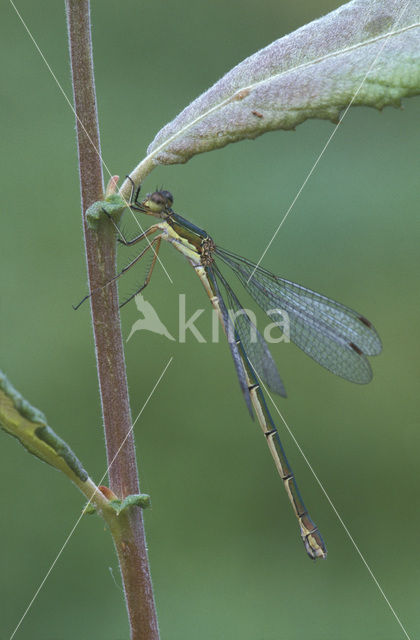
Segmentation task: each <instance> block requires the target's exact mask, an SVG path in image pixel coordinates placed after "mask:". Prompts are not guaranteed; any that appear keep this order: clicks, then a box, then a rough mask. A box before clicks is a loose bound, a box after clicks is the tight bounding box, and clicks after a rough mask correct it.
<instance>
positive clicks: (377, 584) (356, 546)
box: [250, 362, 411, 640]
mask: <svg viewBox="0 0 420 640" xmlns="http://www.w3.org/2000/svg"><path fill="white" fill-rule="evenodd" d="M250 364H251V367H252V369H253V370H254V373H255V375H256V376H257V377H258V379H259V381H260V383H261V385H262V387H263V388H264V391H265V393H266V394H267V396H268V397H269V398H270V401H271V404H272V405H273V406H274V408H275V410H276V411H277V413H278V414H279V416H280V418H281V420H282V422H283V424H284V426H285V427H286V429H287V431H288V433H289V435H290V437H291V438H292V440H293V442H294V443H295V445H296V447H297V449H298V451H299V453H300V454H301V456H302V458H303V459H304V461H305V463H306V465H307V467H308V469H309V470H310V472H311V473H312V475H313V477H314V478H315V480H316V481H317V483H318V485H319V487H320V489H321V491H322V493H323V494H324V496H325V497H326V498H327V501H328V503H329V505H330V507H331V508H332V510H333V511H334V513H335V515H336V516H337V519H338V521H339V523H340V524H341V526H342V527H343V529H344V531H345V533H346V534H347V536H348V538H349V540H350V542H351V543H352V545H353V547H354V548H355V549H356V551H357V553H358V554H359V557H360V559H361V560H362V562H363V564H364V565H365V567H366V569H367V570H368V572H369V574H370V576H371V578H372V580H373V581H374V583H375V585H376V587H377V588H378V590H379V592H380V594H381V595H382V597H383V598H384V600H385V602H386V603H387V605H388V607H389V609H390V610H391V612H392V614H393V616H394V617H395V619H396V621H397V622H398V624H399V626H400V627H401V629H402V631H403V633H404V635H405V637H406V638H407V640H411V638H410V636H409V635H408V633H407V631H406V629H405V627H404V625H403V623H402V622H401V620H400V618H399V617H398V615H397V613H396V611H395V609H394V607H393V606H392V604H391V603H390V601H389V599H388V597H387V596H386V594H385V592H384V590H383V589H382V587H381V585H380V584H379V582H378V580H377V578H376V576H375V574H374V573H373V571H372V569H371V568H370V566H369V564H368V563H367V560H366V559H365V557H364V555H363V553H362V552H361V551H360V549H359V547H358V545H357V543H356V542H355V540H354V538H353V536H352V535H351V533H350V531H349V529H348V527H347V526H346V524H345V523H344V521H343V519H342V517H341V516H340V514H339V512H338V511H337V509H336V507H335V505H334V503H333V501H332V500H331V498H330V496H329V495H328V493H327V491H326V489H325V488H324V485H323V484H322V482H321V480H320V479H319V478H318V476H317V474H316V472H315V470H314V468H313V467H312V465H311V463H310V462H309V460H308V458H307V457H306V455H305V453H304V451H303V449H302V447H301V446H300V444H299V442H298V441H297V440H296V438H295V436H294V434H293V432H292V430H291V429H290V427H289V425H288V424H287V422H286V419H285V418H284V417H283V414H282V413H281V411H280V409H279V408H278V406H277V404H276V403H275V402H274V400H273V397H272V395H271V393H270V392H269V391H268V389H267V387H266V385H265V384H264V382H263V381H262V380H261V378H260V376H259V375H258V373H257V372H256V370H255V368H254V365H253V364H252V363H251V362H250Z"/></svg>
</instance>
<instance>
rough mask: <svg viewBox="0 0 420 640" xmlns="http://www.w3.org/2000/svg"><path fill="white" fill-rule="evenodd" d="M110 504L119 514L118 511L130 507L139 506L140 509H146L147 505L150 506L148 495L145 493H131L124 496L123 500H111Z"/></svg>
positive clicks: (120, 511) (118, 513)
mask: <svg viewBox="0 0 420 640" xmlns="http://www.w3.org/2000/svg"><path fill="white" fill-rule="evenodd" d="M111 505H112V506H113V507H114V509H115V511H116V514H117V515H118V516H119V515H120V513H122V512H123V511H124V510H125V509H129V508H130V507H141V508H142V509H147V507H150V496H148V495H147V493H133V494H131V495H129V496H127V497H126V498H124V500H111Z"/></svg>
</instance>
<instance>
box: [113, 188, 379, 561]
mask: <svg viewBox="0 0 420 640" xmlns="http://www.w3.org/2000/svg"><path fill="white" fill-rule="evenodd" d="M139 192H140V187H139V188H138V189H137V191H136V192H135V191H134V185H133V189H132V194H131V199H130V207H131V209H132V210H133V211H139V212H141V213H145V214H146V215H150V216H154V217H155V218H157V219H158V222H157V223H156V224H153V225H152V226H151V227H149V228H148V229H147V230H146V231H145V232H144V233H141V234H140V235H139V236H137V237H136V238H134V239H133V240H126V239H125V237H124V236H123V235H122V233H121V232H120V230H119V229H118V227H117V231H118V233H119V234H120V238H119V241H120V242H121V243H122V244H124V245H126V246H133V245H135V244H137V243H138V242H141V241H142V240H145V239H147V241H148V245H147V246H146V247H145V248H144V249H143V251H142V252H141V253H140V254H139V255H138V256H137V257H136V258H135V259H134V260H133V261H132V262H130V263H129V265H128V266H127V267H126V268H125V269H123V270H122V271H121V272H120V273H119V274H118V275H117V276H116V278H118V277H120V276H121V275H123V273H125V272H126V271H127V270H128V269H130V268H131V267H132V266H134V265H135V264H136V263H137V262H138V261H139V260H140V259H141V258H142V257H143V256H144V255H145V254H146V253H147V252H148V251H150V250H151V249H154V255H153V259H152V262H151V265H150V268H149V270H148V272H147V276H146V278H145V281H144V283H143V285H142V286H141V287H140V288H139V289H138V291H136V292H135V293H134V294H133V295H132V296H130V297H129V298H128V299H127V300H125V302H124V303H123V304H126V303H127V302H129V301H130V300H131V299H132V298H134V296H135V295H137V294H138V293H140V291H142V290H143V289H144V288H145V287H146V286H147V285H148V284H149V282H150V278H151V275H152V272H153V268H154V266H155V264H156V259H157V256H158V252H159V249H160V246H161V242H162V240H166V241H167V242H169V243H170V244H171V245H172V246H173V247H175V249H177V250H178V251H180V252H181V253H182V254H183V255H184V256H185V257H186V259H187V260H188V262H189V263H190V264H191V266H192V267H193V268H194V270H195V272H196V273H197V275H198V277H199V278H200V280H201V282H202V284H203V286H204V288H205V290H206V292H207V295H208V296H209V298H210V302H211V304H212V305H213V308H214V309H215V310H216V312H217V314H218V316H219V319H220V322H221V324H222V327H223V329H224V331H225V334H226V336H227V337H228V342H229V346H230V351H231V354H232V357H233V362H234V365H235V368H236V373H237V376H238V379H239V384H240V387H241V390H242V394H243V396H244V399H245V402H246V405H247V407H248V410H249V413H250V414H251V416H252V417H253V412H254V411H255V414H256V416H257V419H258V421H259V423H260V426H261V428H262V430H263V432H264V435H265V438H266V441H267V444H268V447H269V449H270V451H271V454H272V456H273V458H274V461H275V464H276V467H277V470H278V472H279V474H280V477H281V479H282V481H283V484H284V487H285V489H286V492H287V495H288V497H289V500H290V502H291V504H292V507H293V511H294V513H295V515H296V517H297V520H298V522H299V527H300V533H301V537H302V540H303V543H304V545H305V549H306V551H307V553H308V555H309V556H310V558H312V559H316V558H325V557H326V555H327V550H326V547H325V544H324V541H323V539H322V536H321V534H320V533H319V531H318V527H317V526H316V525H315V524H314V522H313V521H312V519H311V518H310V516H309V514H308V511H307V509H306V507H305V505H304V502H303V500H302V498H301V495H300V492H299V489H298V486H297V484H296V480H295V477H294V474H293V471H292V469H291V467H290V465H289V463H288V461H287V458H286V454H285V452H284V449H283V446H282V443H281V441H280V437H279V434H278V432H277V429H276V426H275V424H274V421H273V419H272V417H271V415H270V412H269V410H268V408H267V404H266V401H265V398H264V394H263V391H262V388H261V387H262V386H266V387H267V388H268V389H270V390H271V391H274V392H275V393H278V394H280V395H281V396H285V395H286V393H285V389H284V386H283V383H282V380H281V378H280V375H279V373H278V371H277V367H276V365H275V363H274V360H273V358H272V356H271V354H270V351H269V349H268V346H267V344H266V342H265V340H264V338H263V336H262V335H261V334H260V333H259V332H258V330H257V328H256V327H255V325H254V324H253V323H252V322H251V319H250V317H249V315H248V314H247V313H246V311H245V310H244V309H243V307H242V305H241V303H240V301H239V299H238V297H237V296H236V294H235V293H234V291H233V289H232V288H231V286H230V285H229V283H228V282H227V280H226V279H225V277H224V275H223V274H222V272H221V271H220V269H219V265H218V263H217V259H220V260H221V261H222V262H223V263H224V264H226V265H227V266H228V267H230V268H231V269H232V270H233V272H234V273H235V274H236V276H237V277H238V278H239V280H240V281H241V283H242V285H243V286H244V287H245V289H246V290H247V291H248V292H249V293H250V294H251V296H252V297H253V298H254V300H255V301H256V302H257V304H258V305H259V306H260V307H261V308H262V309H263V310H264V311H265V312H267V313H269V315H270V319H271V320H272V321H274V322H275V323H277V324H278V325H279V326H280V327H283V326H284V313H286V314H287V317H288V320H289V330H290V339H291V340H292V341H293V342H294V343H295V344H296V345H297V346H298V347H300V348H301V349H302V350H303V351H304V352H305V353H307V354H308V355H309V356H311V357H312V358H313V359H314V360H316V361H317V362H318V363H319V364H321V365H322V366H323V367H325V368H326V369H329V370H330V371H331V372H332V373H335V374H336V375H339V376H341V377H343V378H346V379H347V380H350V381H351V382H356V383H359V384H365V383H367V382H369V381H370V380H371V378H372V370H371V368H370V364H369V362H368V359H367V357H366V356H372V355H377V354H379V353H380V351H381V341H380V338H379V336H378V334H377V332H376V330H375V329H374V327H373V326H372V324H371V323H370V322H369V320H367V319H366V318H365V317H364V316H362V315H360V314H359V313H357V312H356V311H353V310H352V309H350V308H348V307H346V306H344V305H342V304H340V303H338V302H335V301H334V300H330V299H329V298H327V297H325V296H323V295H320V294H319V293H316V292H314V291H311V290H309V289H306V288H305V287H302V286H300V285H297V284H294V283H293V282H289V281H288V280H284V279H283V278H280V277H278V276H275V275H273V274H272V273H270V272H269V271H267V270H266V269H263V268H261V267H260V266H257V265H256V264H254V263H252V262H251V261H250V260H246V259H245V258H242V257H240V256H238V255H235V254H234V253H232V252H230V251H227V250H226V249H222V248H221V247H219V245H217V244H216V243H215V242H214V241H213V239H212V238H211V237H210V236H209V235H208V234H207V233H206V232H205V231H204V230H203V229H200V228H199V227H197V226H195V225H194V224H192V223H191V222H189V221H188V220H186V219H185V218H183V217H182V216H180V215H179V214H177V213H175V212H174V211H173V209H172V205H173V197H172V194H171V193H170V192H169V191H163V190H162V191H155V192H154V193H152V194H148V195H146V197H145V198H144V199H143V200H141V201H140V200H139ZM114 224H115V223H114ZM152 235H153V236H154V237H153V239H152V240H149V239H148V238H149V236H152ZM225 299H226V300H227V302H228V304H226V302H225ZM228 307H230V309H231V311H233V312H234V313H233V315H231V314H230V313H229V311H228Z"/></svg>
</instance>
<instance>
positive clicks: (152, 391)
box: [9, 356, 173, 640]
mask: <svg viewBox="0 0 420 640" xmlns="http://www.w3.org/2000/svg"><path fill="white" fill-rule="evenodd" d="M172 360H173V356H171V358H170V359H169V361H168V363H167V365H166V366H165V368H164V369H163V371H162V373H161V374H160V376H159V378H158V380H157V382H156V383H155V386H154V387H153V389H152V390H151V392H150V393H149V395H148V397H147V399H146V401H145V403H144V404H143V406H142V408H141V409H140V412H139V414H138V415H137V418H136V419H135V420H134V422H133V424H132V425H131V427H130V429H129V430H128V431H127V434H126V436H125V438H124V440H123V441H122V443H121V445H120V447H119V448H118V450H117V452H116V454H115V456H114V457H113V459H112V460H111V462H110V463H109V465H108V467H107V469H106V471H105V473H104V475H103V476H102V478H101V479H100V480H99V482H98V485H100V484H102V482H103V480H104V478H105V476H106V475H107V473H108V471H109V469H110V468H111V466H112V465H113V464H114V462H115V460H116V458H117V456H118V454H119V452H120V451H121V449H122V447H123V446H124V444H125V442H126V440H127V438H128V437H129V435H130V433H131V432H132V430H133V429H134V426H135V424H136V422H137V420H138V419H139V418H140V416H141V414H142V413H143V411H144V409H145V408H146V406H147V404H148V402H149V400H150V398H151V397H152V395H153V394H154V392H155V391H156V388H157V386H158V385H159V383H160V381H161V380H162V378H163V376H164V375H165V373H166V370H167V368H168V367H169V365H170V364H171V362H172ZM98 485H97V488H96V490H95V491H94V493H93V494H92V496H91V497H90V498H89V500H88V502H87V504H86V506H85V508H84V509H83V511H82V513H81V514H80V516H79V517H78V519H77V520H76V524H75V525H74V527H73V528H72V530H71V531H70V533H69V535H68V536H67V538H66V539H65V541H64V544H63V545H62V547H61V549H60V550H59V552H58V553H57V555H56V557H55V559H54V561H53V562H52V564H51V566H50V568H49V569H48V571H47V573H46V574H45V576H44V578H43V580H42V582H41V584H40V585H39V587H38V589H37V590H36V591H35V594H34V596H33V598H32V600H31V601H30V603H29V604H28V606H27V607H26V609H25V611H24V613H23V615H22V617H21V619H20V620H19V622H18V624H17V626H16V628H15V630H14V631H13V633H12V635H11V636H10V638H9V640H12V639H13V638H14V636H15V634H16V632H17V631H18V629H19V627H20V625H21V624H22V622H23V620H24V619H25V617H26V615H27V613H28V612H29V610H30V608H31V607H32V605H33V603H34V602H35V600H36V598H37V597H38V594H39V592H40V591H41V589H42V587H43V586H44V584H45V582H46V581H47V579H48V576H49V575H50V573H51V571H52V570H53V569H54V567H55V565H56V564H57V562H58V560H59V558H60V556H61V554H62V553H63V551H64V549H65V548H66V546H67V544H68V542H69V540H70V538H71V537H72V535H73V533H74V532H75V530H76V527H77V526H78V524H79V522H80V520H81V519H82V518H83V515H84V512H85V510H86V507H87V506H89V504H90V503H91V502H92V500H93V498H94V497H95V495H96V494H97V493H98V491H99V488H98Z"/></svg>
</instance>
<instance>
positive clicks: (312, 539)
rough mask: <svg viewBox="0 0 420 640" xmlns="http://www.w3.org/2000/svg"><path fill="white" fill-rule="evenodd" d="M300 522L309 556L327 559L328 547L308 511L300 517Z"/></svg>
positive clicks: (312, 558)
mask: <svg viewBox="0 0 420 640" xmlns="http://www.w3.org/2000/svg"><path fill="white" fill-rule="evenodd" d="M299 524H300V534H301V536H302V540H303V544H304V546H305V550H306V553H307V554H308V556H309V557H310V558H311V560H316V559H317V558H323V559H325V558H326V557H327V547H326V546H325V542H324V541H323V539H322V536H321V534H320V533H319V531H318V527H317V526H316V525H315V524H314V523H313V521H312V520H311V518H310V517H309V515H308V514H307V513H305V514H303V515H302V516H301V517H300V518H299Z"/></svg>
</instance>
